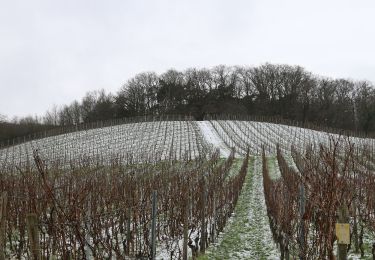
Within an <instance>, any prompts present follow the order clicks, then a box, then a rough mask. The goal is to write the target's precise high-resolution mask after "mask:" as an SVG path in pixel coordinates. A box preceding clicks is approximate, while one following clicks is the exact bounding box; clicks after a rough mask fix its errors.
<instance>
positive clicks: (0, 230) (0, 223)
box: [0, 192, 8, 260]
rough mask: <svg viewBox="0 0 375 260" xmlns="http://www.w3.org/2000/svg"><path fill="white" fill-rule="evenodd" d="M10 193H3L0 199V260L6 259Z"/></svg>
mask: <svg viewBox="0 0 375 260" xmlns="http://www.w3.org/2000/svg"><path fill="white" fill-rule="evenodd" d="M7 202H8V195H7V193H6V192H3V193H2V194H1V200H0V260H5V256H6V254H5V250H6V234H5V230H6V222H5V220H6V212H7Z"/></svg>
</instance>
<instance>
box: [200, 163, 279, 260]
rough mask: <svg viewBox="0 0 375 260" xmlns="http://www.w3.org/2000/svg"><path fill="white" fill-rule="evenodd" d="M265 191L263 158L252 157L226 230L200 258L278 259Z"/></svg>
mask: <svg viewBox="0 0 375 260" xmlns="http://www.w3.org/2000/svg"><path fill="white" fill-rule="evenodd" d="M279 255H280V254H279V250H278V249H277V246H276V244H275V243H274V242H273V240H272V234H271V230H270V228H269V223H268V217H267V210H266V205H265V200H264V194H263V178H262V159H261V157H255V158H251V160H250V163H249V168H248V173H247V175H246V179H245V183H244V186H243V189H242V192H241V195H240V197H239V200H238V202H237V205H236V208H235V210H234V214H233V216H232V217H231V218H230V220H229V222H228V224H227V226H226V227H225V229H224V232H223V233H222V234H220V235H219V238H218V242H217V243H216V244H213V245H211V246H210V247H209V248H208V249H207V251H206V254H205V255H204V256H201V257H200V258H199V259H201V260H202V259H279Z"/></svg>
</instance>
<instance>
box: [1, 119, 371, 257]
mask: <svg viewBox="0 0 375 260" xmlns="http://www.w3.org/2000/svg"><path fill="white" fill-rule="evenodd" d="M227 119H228V118H220V117H212V118H207V120H206V121H199V122H197V121H193V120H192V119H191V118H180V119H178V120H177V119H173V120H150V119H147V120H143V121H142V120H138V121H137V122H132V121H128V122H120V123H108V124H104V125H103V124H97V125H96V127H89V128H83V129H78V128H77V129H76V130H74V129H70V130H67V131H62V132H57V133H43V134H41V135H40V136H38V138H31V137H29V138H24V139H23V140H18V141H17V142H14V141H8V142H7V143H6V144H3V145H1V147H2V148H1V149H0V187H1V191H2V194H1V196H2V197H1V201H0V202H1V208H0V217H1V219H0V259H8V258H11V259H136V258H137V259H150V258H153V259H188V258H193V259H197V258H199V259H290V258H292V259H293V258H299V259H333V258H334V257H335V256H337V257H347V255H349V256H350V257H353V258H359V257H362V258H364V259H372V257H374V256H375V173H374V171H375V157H374V146H375V143H374V139H368V138H365V137H353V136H352V137H349V136H343V135H340V134H339V133H333V132H324V131H318V130H317V129H308V128H302V127H298V126H295V125H290V124H281V123H278V122H272V123H271V122H263V121H261V120H257V121H256V120H243V119H241V120H227ZM336 223H349V225H350V238H351V239H350V244H349V245H343V244H338V242H337V237H336V235H335V224H336ZM340 259H345V258H340Z"/></svg>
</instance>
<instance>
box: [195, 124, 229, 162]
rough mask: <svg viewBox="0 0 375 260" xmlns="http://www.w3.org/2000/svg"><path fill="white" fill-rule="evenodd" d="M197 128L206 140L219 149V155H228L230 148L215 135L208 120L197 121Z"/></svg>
mask: <svg viewBox="0 0 375 260" xmlns="http://www.w3.org/2000/svg"><path fill="white" fill-rule="evenodd" d="M197 123H198V126H199V129H200V130H201V133H202V135H203V137H204V138H205V139H206V141H207V142H208V143H210V144H212V145H213V146H214V147H215V148H219V149H220V155H221V156H222V157H229V155H230V149H229V147H228V146H226V145H225V144H224V142H223V141H222V140H221V138H220V137H219V136H218V135H217V133H216V131H215V129H214V128H213V127H212V125H211V123H210V122H209V121H199V122H197Z"/></svg>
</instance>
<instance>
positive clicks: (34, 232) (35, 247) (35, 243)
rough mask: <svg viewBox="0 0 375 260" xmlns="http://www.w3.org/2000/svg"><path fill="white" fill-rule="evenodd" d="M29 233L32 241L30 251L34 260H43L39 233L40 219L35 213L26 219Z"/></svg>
mask: <svg viewBox="0 0 375 260" xmlns="http://www.w3.org/2000/svg"><path fill="white" fill-rule="evenodd" d="M26 222H27V231H28V237H29V241H30V251H31V255H32V258H33V259H34V260H40V259H41V252H40V245H39V231H38V217H37V215H36V214H35V213H30V214H28V215H27V217H26Z"/></svg>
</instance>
